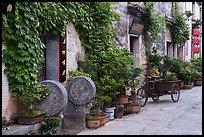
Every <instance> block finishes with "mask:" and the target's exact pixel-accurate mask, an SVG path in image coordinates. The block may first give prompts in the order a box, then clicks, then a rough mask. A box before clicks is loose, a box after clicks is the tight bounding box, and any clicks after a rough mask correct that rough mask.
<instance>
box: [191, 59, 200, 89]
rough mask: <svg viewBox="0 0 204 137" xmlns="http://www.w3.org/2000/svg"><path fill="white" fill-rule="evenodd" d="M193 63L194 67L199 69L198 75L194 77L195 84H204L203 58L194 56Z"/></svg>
mask: <svg viewBox="0 0 204 137" xmlns="http://www.w3.org/2000/svg"><path fill="white" fill-rule="evenodd" d="M191 64H192V67H193V68H194V69H196V70H197V72H196V77H195V79H194V85H195V86H200V85H202V58H201V57H196V58H192V59H191Z"/></svg>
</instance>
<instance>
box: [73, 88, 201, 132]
mask: <svg viewBox="0 0 204 137" xmlns="http://www.w3.org/2000/svg"><path fill="white" fill-rule="evenodd" d="M77 135H202V86H194V87H193V88H192V89H188V90H187V89H185V90H184V89H182V90H181V94H180V99H179V101H178V102H173V101H172V100H171V96H170V95H164V96H161V97H160V100H159V101H156V102H154V101H153V100H152V99H151V98H149V99H148V102H147V104H146V106H145V107H142V108H141V111H140V112H139V113H138V114H129V115H126V116H123V117H122V118H121V119H114V120H113V121H109V122H108V123H106V124H105V126H103V127H100V128H98V129H85V130H83V131H82V132H80V133H78V134H77Z"/></svg>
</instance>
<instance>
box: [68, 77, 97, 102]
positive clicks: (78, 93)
mask: <svg viewBox="0 0 204 137" xmlns="http://www.w3.org/2000/svg"><path fill="white" fill-rule="evenodd" d="M65 88H66V90H67V92H68V99H69V100H70V101H71V102H73V103H74V104H76V105H85V104H87V103H90V101H91V100H92V99H93V98H94V97H95V94H96V86H95V84H94V82H93V81H92V80H91V79H90V78H88V77H85V76H78V77H75V78H74V79H73V80H71V81H69V82H67V84H66V86H65Z"/></svg>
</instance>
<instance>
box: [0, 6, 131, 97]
mask: <svg viewBox="0 0 204 137" xmlns="http://www.w3.org/2000/svg"><path fill="white" fill-rule="evenodd" d="M113 4H114V3H112V2H94V3H92V2H90V3H89V4H84V3H82V2H81V3H79V2H57V3H56V2H46V3H44V2H29V3H28V2H16V6H15V7H16V9H15V11H13V12H7V13H5V14H3V15H2V17H3V26H2V28H3V42H4V44H5V45H6V47H7V48H6V49H4V50H3V62H4V64H5V66H6V69H5V72H6V74H7V77H8V82H9V89H10V90H11V91H12V92H13V93H14V95H17V96H18V97H29V98H31V97H32V95H34V94H33V92H34V91H33V87H34V86H36V85H37V84H38V70H39V69H40V68H41V66H42V63H43V62H44V56H43V54H44V53H43V50H44V48H45V45H44V44H43V43H42V42H41V40H40V38H39V37H40V35H41V34H46V32H48V31H52V32H53V33H54V34H57V33H58V32H59V33H62V34H65V32H66V26H67V24H68V23H69V22H72V23H73V24H74V26H75V28H76V30H77V32H78V34H79V37H80V40H81V42H82V45H83V46H84V47H85V53H86V58H85V61H79V69H80V70H81V71H84V72H86V73H88V74H90V75H91V76H92V77H91V78H92V79H93V81H94V82H95V84H96V86H97V90H100V91H101V92H102V93H107V95H108V93H110V94H113V95H116V93H121V91H122V88H123V87H124V86H125V82H126V80H125V79H126V78H125V75H126V73H127V72H128V70H129V69H130V66H131V63H132V61H133V57H132V55H131V54H130V53H129V51H128V50H126V49H117V48H116V47H115V45H114V42H113V40H112V38H113V37H114V35H115V32H114V29H113V27H112V21H113V20H119V19H120V16H119V15H118V14H117V13H115V12H114V11H113V10H112V5H113ZM109 55H111V56H109ZM107 80H108V82H112V83H111V84H112V85H106V83H107ZM105 81H106V82H105ZM114 83H115V84H114ZM102 95H104V94H102ZM21 99H23V98H21Z"/></svg>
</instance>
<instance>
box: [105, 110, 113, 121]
mask: <svg viewBox="0 0 204 137" xmlns="http://www.w3.org/2000/svg"><path fill="white" fill-rule="evenodd" d="M114 111H115V107H110V108H105V112H106V113H107V114H109V119H110V120H114Z"/></svg>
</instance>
